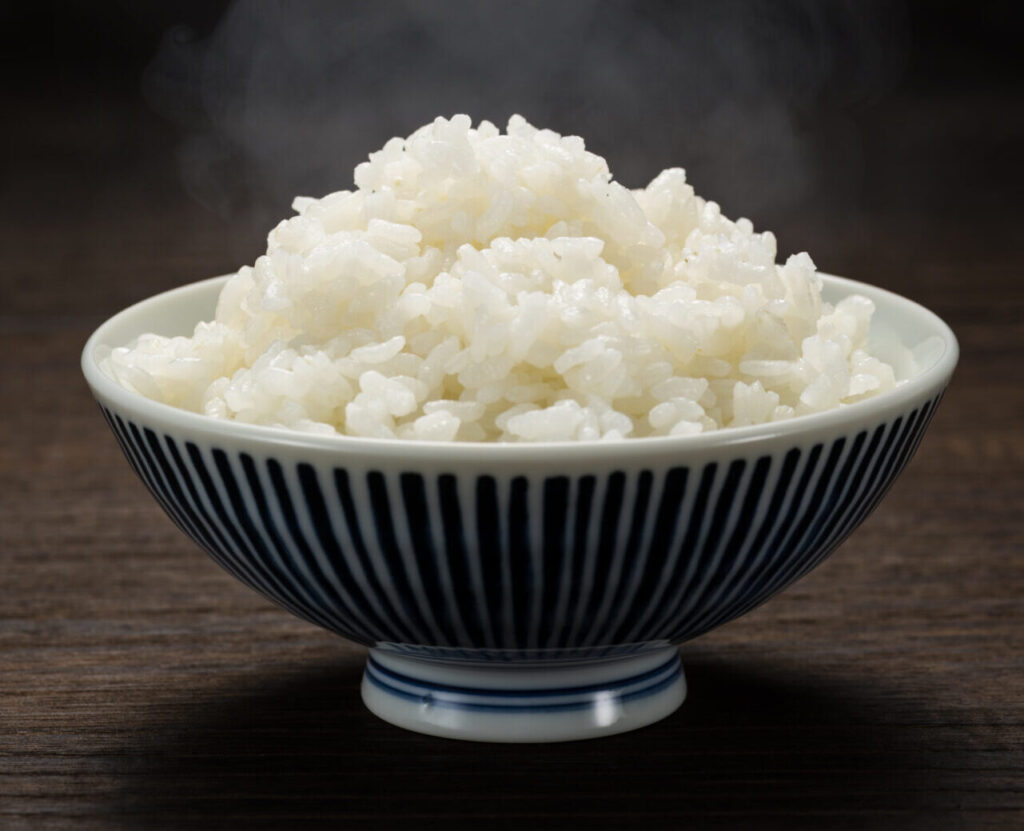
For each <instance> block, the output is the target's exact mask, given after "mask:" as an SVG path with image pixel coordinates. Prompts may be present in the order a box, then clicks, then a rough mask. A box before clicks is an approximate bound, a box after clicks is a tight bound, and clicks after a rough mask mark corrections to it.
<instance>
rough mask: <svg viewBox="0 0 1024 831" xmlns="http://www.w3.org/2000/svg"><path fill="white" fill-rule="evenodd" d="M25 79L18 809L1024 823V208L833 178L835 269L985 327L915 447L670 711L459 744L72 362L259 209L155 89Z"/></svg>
mask: <svg viewBox="0 0 1024 831" xmlns="http://www.w3.org/2000/svg"><path fill="white" fill-rule="evenodd" d="M20 106H22V111H23V112H22V114H23V115H25V116H26V117H31V118H32V119H34V121H32V122H31V123H33V124H35V125H37V126H38V125H40V124H42V125H43V126H44V127H46V128H47V129H45V130H41V131H39V133H29V132H28V131H26V132H25V133H24V134H23V135H22V134H17V135H15V137H14V138H13V139H10V140H12V141H14V142H15V144H16V147H15V149H16V150H17V151H18V152H19V153H20V154H22V155H23V157H24V158H27V159H28V162H27V164H26V167H25V170H24V171H22V172H21V173H19V172H18V171H14V172H13V174H12V176H11V177H9V178H8V180H7V181H6V183H5V190H4V199H3V207H2V215H0V219H2V227H0V241H2V243H3V246H2V250H3V251H4V256H3V257H0V281H2V289H3V295H2V296H3V299H4V304H3V308H2V309H0V350H2V352H0V354H3V355H4V356H5V358H4V362H3V366H2V374H0V379H2V396H3V401H4V402H5V406H4V408H3V410H4V411H3V416H2V418H3V423H2V431H0V489H2V491H0V492H2V502H0V574H2V575H3V576H2V582H0V827H3V828H5V829H6V828H10V829H33V831H35V829H51V828H52V829H62V828H75V829H82V828H85V829H91V828H143V829H148V828H186V827H211V828H219V827H223V828H238V827H244V828H250V827H274V828H297V827H320V826H332V827H345V828H359V827H367V828H386V827H396V826H398V825H411V826H412V827H415V828H418V829H432V828H445V829H449V828H452V827H468V828H480V827H485V826H486V827H494V828H546V827H567V826H569V825H571V824H572V823H579V822H582V821H586V822H587V823H588V824H590V825H592V826H594V827H597V828H619V827H625V828H630V827H650V828H659V827H665V828H679V827H683V826H684V825H688V826H692V827H699V828H717V827H728V828H757V829H765V828H772V827H784V828H824V827H827V828H863V827H872V828H899V829H908V828H922V829H946V828H950V829H953V828H970V829H975V828H1010V827H1020V826H1021V825H1022V824H1024V775H1022V762H1024V756H1022V746H1024V660H1022V655H1024V637H1022V628H1024V609H1022V597H1024V524H1022V522H1021V516H1022V514H1024V435H1022V430H1021V427H1022V418H1021V413H1022V412H1024V385H1022V384H1021V383H1020V381H1021V373H1020V366H1021V364H1022V361H1024V324H1022V321H1024V283H1022V281H1021V279H1020V270H1019V261H1018V260H1017V256H1016V254H1015V253H1014V251H1013V250H1011V249H1012V248H1013V247H1014V246H1012V245H1010V244H1007V243H1003V244H1002V245H1000V244H999V243H998V242H997V241H993V242H992V244H991V245H987V246H986V245H980V244H979V243H978V239H979V235H984V236H985V238H986V239H988V238H991V239H993V240H995V239H996V238H997V237H998V235H999V232H1000V231H1005V230H1007V229H1010V228H1013V227H1019V225H1018V223H1019V221H1020V219H1021V218H1022V217H1021V214H1020V213H1018V214H1017V215H1015V216H1010V217H1007V216H1005V215H1004V216H983V215H958V216H955V217H946V216H943V215H942V214H941V211H940V210H939V209H938V208H936V209H935V212H933V213H925V214H924V215H923V217H922V216H921V215H916V216H910V215H908V214H906V213H903V212H901V211H891V212H888V213H887V212H886V211H885V210H879V211H872V212H870V213H868V212H865V213H864V214H863V215H859V216H857V217H855V218H854V221H851V219H850V217H835V216H832V217H831V218H829V217H827V216H826V217H824V218H822V217H816V216H811V215H810V214H811V213H814V212H809V214H808V218H807V223H806V224H805V225H804V226H802V227H803V230H802V232H801V238H800V246H801V247H807V248H810V249H811V250H812V251H814V252H816V253H817V254H818V262H819V264H820V265H821V266H822V267H823V268H824V269H826V270H829V271H834V272H837V273H846V274H850V275H851V276H855V277H859V278H862V279H866V280H869V281H871V282H875V283H878V284H881V285H884V286H887V287H889V288H893V289H895V290H897V291H900V292H902V293H905V294H907V295H909V296H911V297H913V298H915V299H917V300H919V301H920V302H923V303H925V304H926V305H928V306H930V307H931V308H933V309H934V310H935V311H937V312H938V313H939V314H941V315H943V316H944V317H946V319H947V320H948V321H949V322H950V323H951V324H952V325H953V327H954V329H955V330H956V332H957V334H958V336H959V337H960V339H961V345H962V350H963V359H962V363H961V366H960V369H959V371H958V372H957V375H956V378H955V380H954V383H953V385H952V387H951V388H950V390H949V392H948V394H947V396H946V398H945V400H944V402H943V404H942V406H941V408H940V410H939V412H938V415H937V416H936V418H935V421H934V422H933V425H932V428H931V431H930V433H929V435H928V436H927V437H926V439H925V441H924V443H923V444H922V446H921V448H920V450H919V453H918V456H917V458H916V459H915V460H914V461H913V463H912V464H911V465H910V467H909V469H908V470H907V471H906V473H905V474H904V475H903V477H902V478H901V479H900V480H899V481H898V483H897V484H896V486H895V487H894V489H893V490H892V492H891V493H890V495H889V496H888V497H887V499H886V500H885V501H884V502H883V504H882V506H881V507H880V508H879V509H878V510H877V512H876V513H875V514H874V515H873V516H872V517H871V518H870V519H869V520H868V521H867V522H866V523H865V525H864V526H863V527H862V528H861V529H860V530H859V531H858V532H857V533H856V534H855V535H854V536H853V538H851V539H850V540H849V542H847V543H846V544H845V545H844V546H842V548H841V549H840V550H839V551H838V552H837V553H836V554H835V555H834V556H833V557H832V558H831V559H830V560H829V561H828V562H827V563H825V564H824V565H823V566H821V567H820V568H819V569H818V570H817V571H815V572H814V573H813V574H811V575H810V576H808V577H807V578H806V579H804V580H803V581H801V582H800V583H798V584H797V585H795V586H793V587H792V588H790V589H789V590H788V591H786V592H785V593H784V594H782V595H781V596H779V597H778V598H776V599H774V600H773V601H771V602H770V603H768V604H767V605H765V606H763V607H762V608H760V609H758V610H757V611H755V612H753V613H751V614H749V615H747V616H746V617H744V618H742V619H741V620H738V621H736V622H734V623H731V624H729V625H727V626H725V627H723V628H722V629H720V630H718V631H716V632H713V633H711V634H709V635H707V636H705V637H702V638H700V639H699V640H698V641H696V642H694V643H691V644H687V645H685V646H684V647H683V656H684V663H685V666H686V670H687V673H688V678H689V683H690V697H689V700H688V701H687V703H686V704H685V705H684V707H683V708H682V709H681V710H680V711H679V712H678V713H676V714H675V715H674V716H672V717H671V718H669V719H667V720H666V721H664V722H662V723H660V724H658V725H655V726H653V727H650V728H648V729H645V730H642V731H639V732H637V733H633V734H627V735H623V736H617V737H613V738H609V739H606V740H602V741H598V742H585V743H578V744H565V745H554V746H543V747H529V746H524V747H505V746H496V745H475V744H462V743H457V742H450V741H443V740H437V739H429V738H425V737H421V736H417V735H414V734H411V733H406V732H403V731H400V730H398V729H395V728H392V727H390V726H388V725H387V724H384V723H383V722H380V721H378V720H376V719H374V718H373V717H372V716H370V715H369V714H368V713H367V712H366V711H365V710H364V709H363V708H362V706H361V704H360V702H359V697H358V681H359V675H360V671H361V661H362V654H361V650H360V649H359V648H357V647H355V646H353V645H351V644H348V643H346V642H344V641H342V640H340V639H337V638H334V637H332V636H329V635H327V634H325V633H323V632H321V631H319V630H317V629H316V628H314V627H312V626H309V625H307V624H305V623H302V622H300V621H298V620H296V619H293V618H292V617H290V616H289V615H287V614H286V613H284V612H282V611H280V610H278V609H277V608H275V607H274V606H272V605H271V604H270V603H268V602H267V601H265V600H263V599H262V598H260V597H258V596H257V595H255V594H254V593H252V592H250V591H249V590H247V589H246V588H244V587H243V586H242V585H241V584H239V583H238V582H237V581H235V580H234V579H233V578H231V577H229V576H228V575H226V574H225V573H223V572H221V571H219V570H218V569H217V568H216V566H214V564H213V563H212V562H211V561H209V560H208V559H207V558H206V557H205V555H204V554H202V553H201V552H200V551H199V550H198V549H197V548H196V547H195V546H194V545H193V544H192V543H191V542H189V541H188V540H187V539H185V538H184V537H183V536H182V535H181V534H180V533H179V532H178V531H177V530H176V529H175V528H174V527H173V526H172V525H171V523H170V521H169V520H167V519H166V518H165V517H164V516H163V515H162V514H161V513H160V511H159V510H158V508H157V506H156V505H155V503H154V502H153V500H152V499H151V498H150V497H149V496H148V494H147V493H146V492H145V491H144V489H143V487H142V486H141V485H140V484H139V483H138V482H137V481H135V479H134V477H133V475H132V474H131V472H130V471H129V469H128V466H127V465H126V464H125V462H124V461H123V459H122V458H121V457H120V455H119V453H118V451H117V448H116V445H115V443H114V440H113V438H112V437H111V436H110V435H108V433H107V428H106V426H105V424H104V423H103V420H102V419H101V418H100V416H99V413H98V411H97V408H96V407H95V405H94V404H93V403H92V401H91V399H90V397H89V394H88V392H87V390H86V388H85V384H84V382H83V381H82V379H81V377H80V374H79V370H78V366H77V361H78V352H79V350H80V348H81V346H82V344H83V343H84V341H85V338H86V337H87V335H88V334H89V332H90V331H91V329H92V328H93V327H94V326H95V325H96V324H97V323H98V322H100V320H102V319H103V318H104V317H105V316H107V315H109V314H110V313H112V312H114V311H116V310H117V309H119V308H121V307H123V306H124V305H126V304H127V303H129V302H132V301H133V300H137V299H140V298H142V297H144V296H147V295H149V294H151V293H153V292H155V291H159V290H162V289H164V288H169V287H171V286H173V285H177V284H180V283H184V282H187V281H190V280H193V279H198V278H200V277H205V276H209V275H211V274H216V273H222V272H224V271H227V270H230V269H231V268H233V267H234V266H236V265H237V264H239V263H240V262H243V261H245V260H251V259H252V257H253V256H254V255H255V253H257V248H258V245H259V242H260V240H259V237H258V236H257V235H254V234H250V233H249V232H248V231H245V232H244V233H238V232H236V231H233V230H232V227H231V224H230V223H228V222H226V221H220V220H216V219H214V218H211V217H210V216H208V215H206V214H204V213H203V212H202V211H201V209H199V208H197V207H196V206H194V205H192V204H191V203H189V202H188V201H187V199H185V198H184V197H183V195H182V194H181V192H180V189H179V188H178V186H177V183H176V179H175V176H174V169H173V142H172V141H171V139H170V138H169V137H166V136H163V135H162V134H161V133H160V129H161V128H160V126H159V124H158V123H156V121H155V120H154V119H152V118H147V117H145V116H144V115H142V114H140V113H139V112H137V111H135V110H133V109H132V108H131V105H127V104H124V105H122V104H117V107H122V110H123V112H122V110H118V109H116V107H114V106H113V105H111V106H110V107H109V108H108V110H107V112H108V113H114V114H115V115H116V114H117V113H121V115H117V117H115V115H111V117H110V118H109V119H107V120H105V121H101V122H100V123H99V124H98V125H96V124H94V125H93V127H92V128H91V131H92V132H91V133H88V134H87V135H85V136H84V137H83V136H81V135H79V136H75V134H74V132H73V131H70V130H69V129H68V126H69V124H70V123H73V119H71V117H70V116H69V114H68V113H69V112H73V108H72V107H64V108H62V109H60V110H59V111H50V110H46V109H45V108H43V109H33V107H34V106H35V105H34V104H33V103H32V102H22V104H21V105H20ZM69 119H70V120H69ZM90 123H92V122H90ZM36 135H45V136H47V137H48V138H46V139H45V141H42V142H40V141H37V140H36V139H35V136H36ZM19 142H20V143H19ZM40 171H45V173H40ZM113 171H116V172H117V174H118V175H117V176H114V177H111V175H110V174H111V172H113ZM37 174H38V175H37ZM928 208H929V206H928V205H924V204H922V206H921V209H922V210H923V211H926V212H927V210H928ZM844 227H846V228H849V227H855V233H853V232H851V234H850V235H846V236H844V235H843V234H842V233H837V231H836V229H837V228H844ZM922 229H924V230H922ZM995 298H998V301H997V300H996V299H995Z"/></svg>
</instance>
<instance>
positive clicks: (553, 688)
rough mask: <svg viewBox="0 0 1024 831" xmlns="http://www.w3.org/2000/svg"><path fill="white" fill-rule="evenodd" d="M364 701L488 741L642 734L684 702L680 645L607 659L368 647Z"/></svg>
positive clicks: (443, 732) (456, 735) (384, 714)
mask: <svg viewBox="0 0 1024 831" xmlns="http://www.w3.org/2000/svg"><path fill="white" fill-rule="evenodd" d="M362 695H363V702H364V703H365V704H366V706H367V707H368V708H369V709H370V711H371V712H373V713H374V714H375V715H377V716H379V717H380V718H382V719H384V721H387V722H390V723H391V724H394V725H397V726H398V727H404V728H405V729H406V730H414V731H416V732H418V733H428V734H430V735H433V736H446V737H448V738H452V739H465V740H468V741H481V742H558V741H573V740H576V739H591V738H597V737H599V736H609V735H612V734H614V733H624V732H626V731H627V730H635V729H637V728H638V727H644V726H645V725H648V724H651V723H653V722H655V721H658V720H660V719H663V718H665V717H666V716H667V715H669V714H671V713H672V712H674V711H675V710H676V708H678V707H679V705H680V704H682V703H683V699H684V698H685V697H686V680H685V678H684V676H683V667H682V664H681V663H680V661H679V653H678V652H677V651H676V649H675V647H660V648H658V649H655V650H652V651H650V652H644V653H642V654H639V655H630V656H627V657H619V658H609V659H603V660H592V661H578V662H559V663H555V662H552V663H530V664H519V663H508V664H496V663H493V662H491V663H476V664H474V663H463V662H454V661H442V660H432V659H425V658H410V657H407V656H405V655H396V654H395V653H393V652H388V651H385V650H382V649H371V650H370V656H369V658H368V659H367V665H366V671H365V673H364V674H363V685H362Z"/></svg>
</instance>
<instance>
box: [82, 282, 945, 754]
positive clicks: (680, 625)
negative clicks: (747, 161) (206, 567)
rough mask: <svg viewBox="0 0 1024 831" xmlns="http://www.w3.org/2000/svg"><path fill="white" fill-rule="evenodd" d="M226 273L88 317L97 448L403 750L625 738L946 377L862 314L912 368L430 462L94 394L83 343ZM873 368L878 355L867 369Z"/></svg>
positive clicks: (923, 338)
mask: <svg viewBox="0 0 1024 831" xmlns="http://www.w3.org/2000/svg"><path fill="white" fill-rule="evenodd" d="M225 279H226V278H215V279H212V280H206V281H203V282H200V283H195V284H193V285H189V286H185V287H183V288H180V289H177V290H174V291H170V292H167V293H165V294H161V295H159V296H156V297H153V298H150V299H149V300H145V301H143V302H142V303H139V304H137V305H135V306H132V307H131V308H129V309H127V310H125V311H123V312H121V313H120V314H118V315H116V316H114V317H113V318H111V319H110V320H108V321H107V322H106V323H104V324H103V325H102V326H101V327H100V328H99V329H97V330H96V332H95V333H94V334H93V336H92V337H91V338H90V339H89V342H88V343H87V344H86V347H85V351H84V353H83V356H82V367H83V371H84V373H85V376H86V379H87V380H88V382H89V384H90V386H91V387H92V390H93V393H94V394H95V396H96V399H97V400H98V401H99V403H100V406H101V407H102V410H103V414H104V416H105V417H106V419H107V421H108V423H109V424H110V427H111V429H112V430H113V432H114V434H115V435H116V437H117V440H118V442H119V443H120V445H121V448H122V450H123V451H124V453H125V455H126V456H127V458H128V461H129V462H130V463H131V465H132V467H133V468H134V469H135V471H136V473H138V475H139V477H140V478H141V479H142V481H143V482H144V483H145V485H146V486H147V487H148V488H149V490H150V491H151V492H152V493H153V495H154V496H155V497H156V499H157V501H158V502H159V503H160V504H161V506H162V507H163V508H164V510H165V511H166V512H167V513H168V515H169V516H170V517H171V519H172V520H174V522H175V523H176V524H177V525H178V526H179V527H180V528H181V529H182V530H183V531H184V532H185V533H186V534H188V535H189V536H190V537H191V538H192V539H193V540H195V541H196V542H197V543H198V544H199V545H200V546H202V547H203V548H204V549H206V551H207V552H209V554H210V556H212V557H213V559H214V560H216V561H217V562H218V563H219V564H220V565H221V566H223V567H224V568H225V569H227V570H228V571H229V572H231V573H232V574H234V575H235V576H236V577H238V578H239V579H240V580H242V581H243V582H245V583H246V584H247V585H249V586H251V587H252V588H254V589H256V590H257V591H259V592H261V593H262V594H264V595H266V596H267V597H269V598H270V599H271V600H273V601H275V602H277V603H278V604H280V605H281V606H283V607H284V608H286V609H288V610H289V611H291V612H293V613H294V614H296V615H298V616H299V617H301V618H304V619H305V620H308V621H310V622H312V623H315V624H317V625H319V626H322V627H324V628H326V629H329V630H331V631H332V632H336V633H338V634H339V635H342V636H344V637H346V638H349V639H350V640H353V641H356V642H358V643H361V644H365V645H366V646H368V647H370V653H369V658H368V662H367V667H366V672H365V675H364V679H363V688H362V692H363V699H364V701H365V702H366V704H367V706H368V707H369V708H370V709H371V710H372V711H373V712H374V713H376V714H378V715H379V716H381V717H383V718H384V719H386V720H388V721H390V722H392V723H394V724H398V725H401V726H403V727H407V728H410V729H413V730H417V731H420V732H424V733H433V734H437V735H444V736H452V737H458V738H466V739H478V740H497V741H555V740H564V739H576V738H586V737H590V736H598V735H605V734H610V733H616V732H622V731H625V730H631V729H634V728H636V727H640V726H643V725H645V724H649V723H650V722H652V721H656V720H657V719H660V718H663V717H664V716H666V715H668V714H669V713H671V712H672V711H673V710H675V709H676V708H677V707H678V706H679V705H680V704H681V703H682V701H683V698H684V697H685V691H686V685H685V681H684V677H683V672H682V667H681V666H680V663H679V657H678V654H677V652H676V649H675V645H676V644H678V643H680V642H681V641H685V640H687V639H689V638H693V637H696V636H697V635H700V634H701V633H703V632H707V631H708V630H710V629H712V628H714V627H716V626H719V625H721V624H723V623H725V622H727V621H729V620H732V619H733V618H735V617H737V616H738V615H741V614H743V613H744V612H747V611H749V610H750V609H753V608H754V607H755V606H757V605H759V604H760V603H763V602H764V601H765V600H767V599H768V598H769V597H771V596H772V595H773V594H775V593H776V592H778V591H781V590H782V589H783V588H785V587H786V586H787V585H789V584H790V583H792V582H793V581H794V580H796V579H798V578H799V577H800V576H802V575H803V574H806V573H807V572H808V571H810V569H812V568H814V566H816V565H817V564H818V563H820V562H821V561H822V560H823V559H824V558H825V557H827V556H828V555H829V554H830V553H831V552H832V551H833V550H834V549H835V548H836V547H837V546H838V545H839V544H840V543H841V542H842V541H843V540H844V539H845V538H846V537H847V536H848V535H849V534H850V533H851V532H852V531H853V530H854V529H855V528H856V527H857V526H858V525H859V524H860V523H861V522H862V521H863V520H864V518H865V517H866V516H867V515H868V514H869V513H870V512H871V510H872V509H873V508H874V507H875V506H876V505H877V504H878V502H879V500H880V499H881V498H882V497H883V496H884V494H885V492H886V491H887V489H888V488H889V486H890V485H891V484H892V482H893V481H894V479H895V478H896V476H897V475H899V473H900V471H901V470H902V469H903V467H904V466H905V465H906V464H907V462H908V461H909V460H910V458H911V456H912V455H913V453H914V451H915V449H916V448H917V445H918V443H919V442H920V440H921V437H922V435H923V434H924V431H925V429H926V427H927V426H928V422H929V420H930V419H931V417H932V415H933V414H934V412H935V408H936V406H937V404H938V402H939V398H940V396H941V395H942V392H943V390H944V389H945V387H946V385H947V383H948V382H949V378H950V376H951V374H952V372H953V368H954V366H955V364H956V360H957V352H958V350H957V343H956V339H955V338H954V336H953V333H952V332H951V331H950V329H949V327H948V326H946V325H945V324H944V323H943V322H942V321H941V320H940V319H939V318H938V317H936V316H935V315H934V314H932V313H931V312H929V311H928V310H926V309H924V308H922V307H921V306H919V305H917V304H915V303H912V302H911V301H909V300H906V299H904V298H901V297H898V296H897V295H894V294H891V293H889V292H886V291H883V290H881V289H877V288H874V287H871V286H867V285H864V284H860V283H854V282H852V281H850V280H845V279H841V278H838V277H830V276H825V277H824V280H825V296H826V299H828V300H831V301H833V302H835V301H836V300H838V299H840V298H841V297H843V296H845V295H846V294H849V293H852V292H859V293H861V294H864V295H867V296H868V297H870V298H871V299H872V300H873V301H874V302H875V304H876V309H877V310H876V314H875V320H874V324H873V326H874V330H873V331H874V332H875V333H877V334H876V335H873V336H877V338H878V342H877V344H876V346H875V349H876V351H877V352H878V353H879V354H880V355H881V356H882V357H883V358H888V359H890V360H892V361H895V362H896V363H897V365H898V366H900V365H901V362H902V364H904V365H905V364H906V363H907V362H906V361H905V360H904V358H903V357H901V354H902V353H899V354H898V350H896V348H895V347H894V343H895V338H894V337H893V336H894V335H895V336H896V337H898V339H899V340H900V341H902V342H903V343H904V344H908V345H910V346H911V347H914V352H915V356H916V359H917V360H916V364H917V366H916V367H915V368H914V369H904V370H903V371H904V372H905V373H906V374H907V375H908V376H909V377H906V379H905V381H904V382H903V383H902V384H901V385H899V386H898V387H897V388H896V389H894V390H892V391H890V392H887V393H885V394H883V395H880V396H878V397H876V398H873V399H870V400H867V401H863V402H860V403H857V404H853V405H850V406H847V407H843V408H841V409H838V410H834V411H831V412H827V413H822V414H818V415H812V416H804V417H801V418H796V419H793V420H790V421H784V422H779V423H775V424H769V425H760V426H754V427H743V428H735V429H729V430H724V431H721V432H717V433H709V434H703V435H698V436H688V437H681V438H651V439H631V440H626V441H621V442H614V443H582V444H575V443H554V444H534V445H522V444H516V445H513V444H482V443H481V444H472V443H470V444H447V443H430V442H404V441H389V440H377V439H357V438H349V437H330V436H315V435H305V434H300V433H295V432H290V431H286V430H282V429H276V428H269V427H258V426H253V425H248V424H239V423H234V422H226V421H219V420H215V419H211V418H208V417H205V416H201V415H196V414H193V413H188V412H184V411H181V410H177V409H174V408H172V407H168V406H166V405H163V404H158V403H156V402H153V401H151V400H149V399H146V398H144V397H142V396H140V395H136V394H134V393H131V392H129V391H127V390H125V389H124V388H122V387H120V386H119V385H117V384H116V383H115V382H113V381H112V380H111V379H110V378H108V377H107V376H106V375H105V374H104V373H103V372H102V371H101V370H100V369H99V366H98V363H97V360H96V353H97V347H101V346H110V347H112V346H119V345H123V344H125V343H127V342H128V341H130V340H131V339H132V338H134V337H135V336H137V335H139V334H141V333H144V332H148V331H153V332H158V333H160V334H164V335H177V334H190V333H191V331H192V329H193V328H194V326H195V323H196V322H198V321H199V320H202V319H209V318H210V317H211V316H212V314H213V310H214V307H215V304H216V298H217V295H218V293H219V290H220V288H221V286H222V285H223V283H224V280H225ZM887 353H888V354H887Z"/></svg>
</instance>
